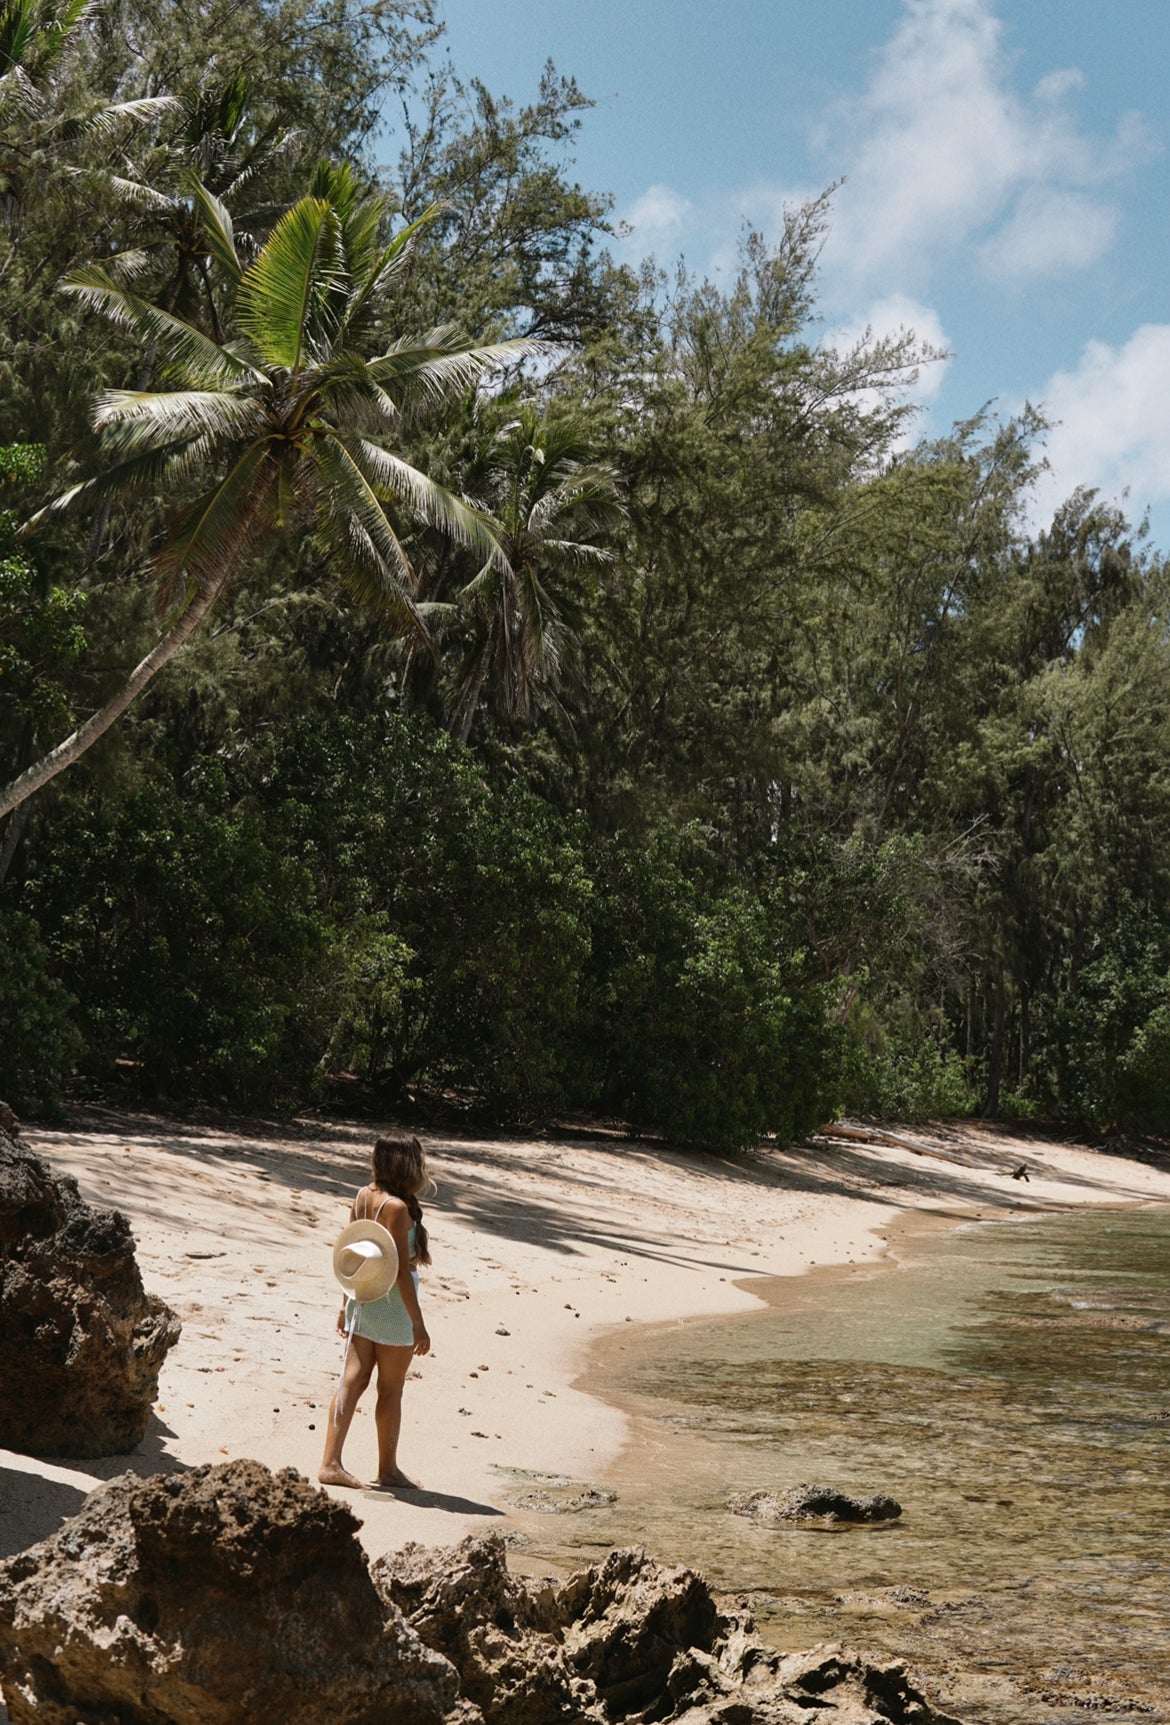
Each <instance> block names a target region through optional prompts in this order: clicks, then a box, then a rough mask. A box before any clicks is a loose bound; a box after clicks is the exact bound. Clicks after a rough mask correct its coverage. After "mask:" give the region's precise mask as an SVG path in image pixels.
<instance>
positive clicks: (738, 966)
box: [591, 835, 836, 1149]
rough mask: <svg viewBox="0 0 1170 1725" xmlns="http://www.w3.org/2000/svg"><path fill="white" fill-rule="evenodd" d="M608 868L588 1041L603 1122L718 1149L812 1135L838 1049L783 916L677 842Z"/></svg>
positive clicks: (622, 854) (621, 855) (623, 855)
mask: <svg viewBox="0 0 1170 1725" xmlns="http://www.w3.org/2000/svg"><path fill="white" fill-rule="evenodd" d="M607 863H608V866H607V869H606V871H605V873H604V875H603V877H602V878H603V880H604V882H605V886H604V890H603V892H600V893H599V900H600V902H599V907H598V912H597V915H596V933H595V944H594V955H593V977H592V989H591V1007H592V1019H591V1040H592V1042H593V1045H594V1046H595V1048H596V1049H597V1059H598V1064H599V1066H600V1068H601V1072H602V1075H603V1076H602V1089H601V1096H600V1100H601V1101H602V1102H603V1104H604V1105H605V1106H606V1108H607V1109H608V1111H610V1112H616V1113H620V1114H621V1115H623V1116H624V1117H626V1118H628V1119H630V1120H631V1121H632V1122H634V1123H635V1124H637V1125H641V1126H645V1127H648V1128H650V1129H652V1130H656V1131H661V1132H663V1133H665V1134H666V1136H667V1137H668V1138H670V1139H672V1140H676V1141H678V1142H681V1143H691V1144H706V1145H711V1146H714V1147H718V1148H721V1149H739V1148H742V1147H744V1146H745V1145H747V1144H750V1143H752V1142H754V1141H755V1140H756V1139H757V1138H759V1137H761V1136H763V1135H764V1134H765V1133H774V1134H776V1135H777V1136H778V1137H779V1138H780V1139H781V1140H782V1141H785V1142H786V1141H788V1140H790V1139H792V1138H794V1137H798V1136H800V1135H801V1134H802V1133H804V1132H807V1131H808V1130H809V1129H810V1128H811V1127H812V1126H813V1125H815V1124H816V1123H817V1122H818V1121H819V1120H820V1119H821V1118H823V1116H824V1114H825V1112H826V1111H827V1109H828V1104H829V1100H830V1097H831V1094H832V1092H833V1088H834V1083H835V1066H836V1038H835V1036H834V1035H833V1033H832V1031H831V1030H830V1028H829V1026H828V1025H827V1023H826V1015H825V1007H826V1004H827V1003H826V1000H825V994H824V990H823V989H821V988H819V987H818V986H817V985H816V984H815V983H814V982H813V981H812V980H811V979H810V978H809V976H808V974H807V968H806V966H805V965H804V963H803V960H802V955H801V954H800V952H799V951H794V950H793V947H792V943H791V936H790V932H789V930H788V929H786V928H785V926H784V925H783V923H782V922H781V921H780V920H779V918H778V917H777V915H776V913H775V911H774V910H771V909H770V908H769V907H768V906H766V905H765V904H763V903H761V902H760V901H758V900H754V899H753V898H751V897H750V896H749V895H747V894H745V893H743V892H740V891H737V890H734V889H732V890H730V891H727V890H723V891H720V890H719V889H718V887H717V886H715V885H713V883H712V882H711V880H710V879H709V871H708V869H707V868H706V867H705V866H704V864H703V862H702V859H701V857H697V856H696V855H695V854H694V853H693V849H692V854H691V855H690V857H689V858H688V857H686V856H685V855H684V852H683V848H682V847H680V845H679V843H678V841H677V840H676V839H675V838H673V837H672V836H669V835H663V836H661V837H659V838H658V839H657V840H656V841H655V842H653V843H651V844H650V845H649V846H647V847H646V848H644V849H642V850H639V851H629V850H626V849H624V848H619V849H615V850H613V851H612V852H611V854H610V855H609V857H608V859H607Z"/></svg>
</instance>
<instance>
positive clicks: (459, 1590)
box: [371, 1535, 600, 1725]
mask: <svg viewBox="0 0 1170 1725" xmlns="http://www.w3.org/2000/svg"><path fill="white" fill-rule="evenodd" d="M371 1574H372V1576H373V1580H374V1585H375V1586H376V1587H377V1589H378V1591H379V1593H380V1594H381V1595H382V1598H383V1599H384V1600H385V1601H386V1604H387V1606H388V1607H389V1608H390V1609H391V1610H396V1611H401V1612H402V1613H403V1614H404V1615H405V1616H406V1618H407V1620H408V1621H409V1623H410V1626H411V1628H412V1629H414V1630H416V1631H417V1633H418V1634H419V1635H420V1636H421V1638H422V1639H423V1641H425V1642H426V1644H427V1646H428V1647H431V1648H434V1650H435V1651H436V1652H437V1653H441V1654H443V1656H444V1657H445V1658H447V1659H449V1660H450V1661H451V1663H452V1664H453V1665H454V1666H455V1668H456V1670H457V1671H458V1672H459V1680H460V1686H461V1689H462V1692H463V1694H464V1695H465V1696H466V1697H467V1699H468V1700H469V1701H472V1702H474V1703H475V1705H476V1706H477V1707H479V1708H480V1710H481V1711H482V1713H483V1715H484V1718H485V1720H486V1721H487V1722H488V1725H505V1722H507V1725H560V1722H562V1721H563V1722H565V1725H568V1722H569V1721H575V1720H583V1719H587V1718H588V1719H597V1718H599V1717H600V1714H599V1712H598V1708H597V1694H596V1691H595V1690H594V1688H593V1686H592V1684H590V1683H589V1682H588V1681H587V1680H586V1679H584V1678H583V1677H582V1676H581V1675H580V1673H579V1672H578V1671H577V1670H576V1669H575V1668H574V1667H573V1665H572V1664H571V1663H570V1661H569V1660H568V1658H567V1657H566V1654H565V1649H564V1646H563V1645H562V1637H561V1629H562V1627H563V1618H562V1614H561V1612H560V1610H559V1607H558V1598H557V1595H558V1591H559V1590H558V1589H557V1588H555V1587H552V1586H549V1587H537V1586H535V1585H534V1584H532V1583H531V1582H525V1581H522V1580H520V1579H519V1578H518V1577H516V1576H512V1575H509V1574H508V1567H507V1563H506V1561H505V1555H504V1542H503V1540H502V1539H500V1538H499V1537H498V1536H497V1535H490V1536H489V1537H487V1538H485V1539H475V1538H471V1539H465V1540H464V1541H463V1543H462V1544H461V1545H457V1546H454V1547H451V1548H450V1549H443V1550H434V1549H431V1548H428V1547H425V1546H421V1545H407V1546H404V1547H403V1548H402V1550H401V1551H398V1552H394V1553H393V1554H392V1555H390V1556H388V1557H380V1558H378V1559H376V1561H375V1562H374V1564H373V1565H372V1568H371Z"/></svg>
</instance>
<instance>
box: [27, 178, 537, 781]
mask: <svg viewBox="0 0 1170 1725" xmlns="http://www.w3.org/2000/svg"><path fill="white" fill-rule="evenodd" d="M193 196H194V197H195V198H196V200H197V202H198V203H199V207H200V209H201V210H202V213H203V219H204V223H205V228H206V233H207V246H208V252H209V254H210V256H211V258H212V259H213V261H214V264H215V267H216V268H217V269H218V270H219V271H221V272H222V273H223V275H224V276H225V278H226V279H227V281H228V283H229V284H230V285H231V287H232V289H233V298H234V305H235V318H234V323H235V330H236V333H235V334H234V335H233V336H232V338H231V339H228V340H225V341H222V342H220V341H216V340H215V339H214V338H213V337H212V336H209V335H207V334H205V333H204V332H203V331H201V330H199V329H197V328H196V327H195V326H194V325H193V324H190V323H186V322H184V321H183V319H181V318H179V317H177V316H176V315H175V314H174V313H173V312H168V311H166V310H164V309H163V308H162V307H160V306H157V305H153V304H151V303H150V302H149V301H147V300H144V299H142V298H140V297H139V296H138V295H136V294H135V293H134V292H133V291H132V289H131V288H130V287H128V286H126V285H125V284H124V283H122V282H120V281H118V280H116V279H115V278H114V276H112V275H111V273H110V272H109V270H108V269H107V268H105V267H103V266H101V265H97V264H95V265H90V266H88V267H87V268H85V269H82V270H79V271H77V272H76V273H75V274H74V275H73V276H71V277H70V278H68V280H67V281H66V283H65V284H64V285H65V286H66V288H67V289H68V291H69V292H71V293H72V294H74V295H75V296H77V297H78V298H79V299H80V300H81V301H82V303H83V304H85V305H86V306H88V307H90V308H91V309H92V310H94V311H97V312H99V313H101V314H103V315H104V316H106V317H109V318H111V319H113V321H114V322H116V323H118V324H120V325H122V326H123V327H124V328H127V329H129V330H131V331H132V332H134V333H136V334H137V335H138V336H139V337H140V338H141V340H142V341H143V342H144V343H145V344H149V343H152V342H153V343H155V344H157V352H158V361H159V365H160V367H161V368H162V370H163V371H164V372H165V373H166V374H167V376H168V377H169V378H170V379H172V380H173V381H174V383H175V385H176V387H175V388H173V389H170V390H165V391H164V390H111V391H108V392H107V393H105V394H104V395H102V396H100V397H99V398H98V400H97V402H96V403H95V406H94V410H93V425H94V440H93V444H94V449H93V453H94V455H95V456H96V457H97V458H98V459H99V460H100V461H101V462H103V463H104V466H103V467H102V469H101V471H100V472H98V473H96V474H94V475H93V476H92V477H90V478H88V479H85V480H83V481H81V482H80V483H79V484H77V485H75V486H74V487H73V488H72V489H71V490H70V491H68V492H66V493H65V494H64V496H62V497H60V498H58V499H57V500H56V502H55V503H54V504H51V505H49V506H48V508H49V509H59V508H63V507H66V506H67V505H69V504H70V503H72V502H73V501H75V500H76V499H78V498H82V497H88V498H92V499H95V500H101V499H103V498H106V497H111V498H113V497H125V496H128V495H132V494H134V493H146V494H147V495H153V496H158V495H159V494H160V493H161V494H162V495H163V496H169V495H171V494H172V493H174V492H176V491H178V492H188V493H189V492H190V489H191V488H192V486H193V485H194V484H195V482H196V481H198V480H199V479H200V478H203V477H205V476H206V475H207V474H209V473H210V474H211V476H212V478H211V483H210V485H208V486H205V487H204V488H202V489H198V490H197V491H196V493H195V495H194V496H189V497H188V501H186V502H185V503H184V504H183V505H182V506H181V507H180V508H179V509H178V510H177V512H176V513H175V514H174V516H173V517H172V518H171V520H170V521H169V523H168V525H167V528H166V530H165V533H164V535H163V538H162V542H161V544H160V545H159V546H158V548H157V550H156V551H155V553H154V555H153V558H152V564H153V569H154V573H155V575H156V576H157V578H158V582H159V602H160V609H161V610H162V611H163V612H171V613H172V614H173V620H172V621H171V623H170V626H169V628H167V630H166V632H165V633H164V634H163V636H162V638H161V639H160V640H159V641H158V642H157V644H156V645H155V646H154V647H153V648H152V649H151V651H150V652H149V653H148V654H147V655H146V657H145V658H144V659H143V660H142V661H141V662H140V663H139V664H138V665H137V666H136V667H135V668H134V670H133V671H132V672H131V673H130V676H129V677H128V678H127V680H126V681H125V683H124V684H123V685H122V687H121V688H120V689H119V690H118V691H117V693H116V694H115V695H113V696H112V697H111V698H110V699H109V700H108V701H107V702H106V703H105V705H104V706H103V707H102V708H101V709H100V710H99V711H98V712H96V713H94V714H93V715H92V716H91V717H90V718H88V719H87V720H86V721H85V722H84V723H83V724H82V725H80V726H79V727H78V729H77V730H76V731H74V732H73V734H72V735H71V736H70V737H67V738H66V739H65V741H64V742H62V743H60V744H59V745H58V746H57V747H56V748H55V749H52V750H51V751H50V752H49V753H48V754H47V755H45V756H43V757H42V759H41V760H39V761H37V762H35V763H34V765H32V766H31V767H29V768H28V769H27V770H26V771H25V772H23V773H21V774H20V775H19V777H18V778H16V779H15V780H13V782H12V783H11V784H9V785H8V786H7V787H6V788H5V789H4V790H3V791H0V815H4V814H6V813H7V812H8V811H9V810H11V809H13V808H15V807H17V805H18V804H20V803H21V802H23V801H24V800H25V799H26V798H28V797H29V796H31V795H32V794H33V792H34V791H37V790H39V789H40V788H41V786H42V785H44V784H46V783H47V782H48V781H49V780H50V779H52V778H54V777H55V776H56V775H57V774H58V773H60V772H62V771H63V770H64V769H65V768H66V767H68V766H71V765H72V764H73V762H74V761H76V760H78V759H79V758H80V756H81V755H82V754H83V753H84V752H85V751H86V749H88V748H89V747H90V746H91V745H92V744H93V743H94V742H96V741H97V739H98V738H99V737H101V736H102V735H104V733H105V732H106V731H107V730H108V729H109V728H110V726H111V725H112V724H113V723H114V721H115V720H116V719H117V718H119V717H120V715H121V714H122V713H124V712H125V710H126V708H127V707H128V706H129V705H130V703H131V702H132V701H133V700H134V698H135V697H136V696H137V695H138V694H139V693H140V692H141V690H142V689H144V688H145V687H146V685H147V684H148V683H149V682H150V680H151V678H152V677H154V676H155V674H156V673H157V672H158V671H159V670H160V669H161V668H162V666H164V665H165V664H167V662H168V661H169V660H170V659H171V658H173V657H174V655H175V654H176V653H177V652H178V651H179V649H180V648H181V647H182V646H183V644H184V642H185V641H186V640H187V639H188V637H189V636H190V635H191V634H192V632H193V631H194V630H195V629H196V628H197V627H198V625H199V623H200V621H201V619H202V618H203V617H204V616H205V615H206V614H207V612H208V611H209V610H210V609H211V608H212V606H213V605H215V603H216V601H217V600H218V599H219V598H220V596H221V594H222V593H223V591H224V588H225V586H226V585H227V583H228V582H229V580H230V579H231V577H232V575H233V573H235V572H236V571H237V570H238V569H240V568H241V566H242V565H243V564H244V563H245V561H246V559H247V557H248V555H249V553H250V552H251V551H252V550H253V549H254V548H255V547H257V546H258V545H259V544H260V542H261V541H262V540H265V539H267V538H268V537H269V536H270V535H272V534H273V533H274V532H276V531H278V530H283V529H289V528H292V527H294V526H296V525H302V526H304V527H305V528H307V529H308V530H310V531H311V532H312V533H313V535H314V538H315V541H316V545H317V547H318V550H319V552H320V553H321V555H322V556H323V558H324V559H325V560H326V562H327V564H329V565H331V566H332V567H333V568H334V569H335V570H336V572H337V573H338V575H339V576H340V577H341V578H342V579H343V580H344V582H345V583H346V584H347V586H348V587H349V589H350V592H351V593H352V595H353V596H354V597H355V598H356V599H357V600H358V601H359V602H360V603H362V604H365V605H368V606H372V607H374V608H376V609H377V610H378V611H379V612H380V613H381V614H382V615H383V616H384V617H386V618H387V619H388V620H389V621H390V623H391V624H392V625H393V626H394V627H395V628H396V629H398V630H400V631H402V632H404V633H408V634H412V635H414V636H415V637H417V638H418V639H420V640H425V638H426V629H425V625H424V623H423V620H422V618H421V616H420V613H419V610H418V607H417V605H416V604H415V599H414V589H415V577H414V571H413V569H412V567H411V561H410V558H409V556H408V554H407V550H406V548H405V546H404V545H403V542H402V538H401V537H400V531H399V528H398V527H397V526H396V520H397V519H398V517H399V516H400V515H405V516H406V517H407V518H413V519H415V520H418V521H421V522H424V523H426V524H428V525H429V526H432V527H435V528H438V529H440V530H441V531H443V532H444V533H447V534H450V535H452V536H453V537H454V538H456V539H458V540H460V541H461V542H462V543H463V544H465V545H467V546H469V547H471V548H472V549H473V550H474V552H475V553H476V554H477V556H479V557H480V558H481V559H483V566H484V569H485V571H486V570H491V569H502V568H503V566H504V563H505V554H504V552H503V551H502V549H501V547H500V543H499V540H498V537H497V535H496V533H495V531H494V530H493V528H492V525H491V523H490V521H489V520H488V519H486V518H485V517H484V516H483V515H481V514H480V513H479V512H478V511H476V510H475V509H473V508H470V507H468V506H467V505H466V504H464V503H462V502H461V501H459V500H458V499H457V498H455V497H453V496H452V495H451V494H450V493H449V492H447V491H445V490H444V489H443V488H442V487H441V486H439V485H437V484H435V483H434V481H432V480H431V479H429V478H428V477H427V476H426V475H425V474H423V473H421V472H420V471H419V470H418V469H417V468H415V467H414V466H412V465H411V464H410V463H409V462H408V461H406V460H405V459H404V458H403V457H402V456H401V455H400V454H398V453H396V452H395V450H394V449H393V448H391V447H389V445H390V444H391V443H392V442H393V441H394V440H395V439H400V437H401V431H402V427H403V423H404V421H405V419H406V418H407V417H408V416H409V415H410V414H411V413H412V412H414V411H416V410H417V409H420V408H426V407H428V406H433V405H435V404H436V403H439V402H442V401H443V400H444V399H445V398H446V397H447V396H448V395H449V394H451V393H452V392H459V393H460V394H465V393H466V392H467V390H469V389H470V388H473V387H474V386H475V385H476V384H477V383H478V382H479V381H480V380H481V379H482V378H483V376H484V374H485V373H486V372H489V371H491V370H492V369H493V368H495V367H499V366H501V365H505V364H510V363H516V362H517V361H518V360H519V359H521V358H523V357H524V356H525V355H526V354H529V353H533V352H535V351H537V350H538V348H539V344H538V343H533V342H515V341H513V342H503V343H499V344H495V345H487V346H473V345H470V344H467V343H464V342H461V341H460V340H458V338H457V337H456V335H455V332H454V331H453V330H452V329H451V328H449V327H444V328H441V329H435V330H431V331H430V332H429V333H427V334H425V335H422V336H420V337H417V338H400V339H398V340H395V341H387V340H386V339H385V335H384V333H382V332H381V330H380V324H381V319H382V318H383V316H384V311H385V298H386V291H387V289H388V287H389V286H390V284H391V283H392V282H393V280H394V278H395V276H396V275H397V274H398V272H399V271H400V270H401V268H402V266H403V263H404V260H405V258H406V256H407V253H408V249H409V245H410V241H411V239H412V237H413V235H414V233H415V232H416V230H417V229H418V227H419V226H420V223H418V222H416V223H415V224H413V226H412V227H410V228H407V229H406V230H404V231H403V232H401V233H399V234H398V235H397V236H396V237H395V238H394V239H393V240H391V241H390V242H389V243H388V244H386V243H384V242H383V240H382V237H381V234H382V228H383V224H384V219H385V214H386V210H385V203H384V200H382V199H380V198H373V197H369V196H367V195H365V194H364V193H363V191H362V189H361V187H360V186H359V184H358V182H357V180H356V178H355V176H354V175H353V174H352V173H351V172H350V171H349V170H348V169H346V168H334V167H326V168H322V169H320V170H318V173H317V176H316V179H315V181H314V184H313V186H312V188H311V189H310V192H309V195H308V196H306V197H304V198H302V199H301V200H300V201H299V202H298V203H297V204H295V205H294V206H293V207H292V208H291V209H290V210H289V211H288V212H287V213H286V214H285V215H284V216H283V217H282V218H281V220H280V221H279V222H278V223H277V224H276V226H275V228H274V229H273V231H272V233H271V235H270V236H269V238H268V240H267V241H266V243H265V244H264V246H263V247H262V249H261V250H260V252H259V254H258V255H257V257H256V259H255V261H254V262H253V263H252V264H251V265H250V266H249V267H248V268H247V269H245V268H244V267H243V266H242V265H241V262H240V259H239V256H238V254H237V251H236V246H235V241H234V235H233V232H232V224H231V219H230V217H229V216H228V214H227V211H226V210H225V208H224V206H223V205H222V204H221V203H220V202H219V200H218V199H217V198H216V197H215V196H214V195H213V194H212V193H210V192H209V191H207V189H206V188H205V187H203V186H201V185H197V186H194V187H193ZM426 219H427V218H426V217H424V218H422V220H423V221H425V220H426ZM373 334H377V335H378V346H379V348H380V351H377V352H376V353H375V355H374V357H372V358H365V357H364V356H363V351H362V350H363V348H366V347H368V345H370V337H371V335H373ZM46 513H47V510H42V511H40V513H39V515H38V516H36V517H34V518H33V521H32V522H30V523H28V527H29V528H31V527H32V526H34V525H35V523H36V522H37V521H38V520H40V519H41V518H43V516H44V515H45V514H46Z"/></svg>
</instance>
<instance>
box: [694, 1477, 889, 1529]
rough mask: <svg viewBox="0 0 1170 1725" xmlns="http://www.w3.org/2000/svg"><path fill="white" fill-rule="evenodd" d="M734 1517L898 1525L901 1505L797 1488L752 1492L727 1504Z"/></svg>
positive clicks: (820, 1487) (831, 1489) (816, 1488)
mask: <svg viewBox="0 0 1170 1725" xmlns="http://www.w3.org/2000/svg"><path fill="white" fill-rule="evenodd" d="M727 1507H728V1509H730V1510H731V1512H732V1514H733V1515H746V1516H750V1517H751V1519H752V1520H753V1521H763V1522H778V1521H896V1520H897V1518H898V1516H900V1515H901V1513H902V1505H901V1504H900V1503H899V1502H898V1501H897V1499H896V1498H892V1497H883V1496H882V1495H881V1494H880V1493H879V1494H878V1495H877V1496H875V1497H849V1496H848V1495H847V1493H845V1492H843V1491H837V1489H836V1488H835V1487H834V1486H831V1485H795V1486H793V1488H792V1490H791V1491H786V1492H773V1491H753V1492H749V1493H748V1494H747V1496H746V1497H733V1498H732V1499H731V1500H730V1502H729V1503H728V1506H727Z"/></svg>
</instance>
